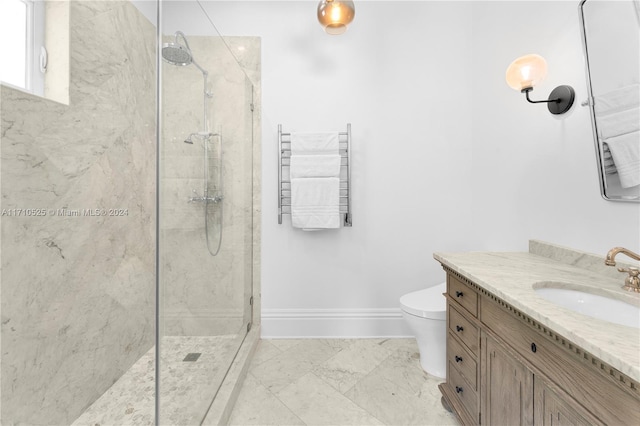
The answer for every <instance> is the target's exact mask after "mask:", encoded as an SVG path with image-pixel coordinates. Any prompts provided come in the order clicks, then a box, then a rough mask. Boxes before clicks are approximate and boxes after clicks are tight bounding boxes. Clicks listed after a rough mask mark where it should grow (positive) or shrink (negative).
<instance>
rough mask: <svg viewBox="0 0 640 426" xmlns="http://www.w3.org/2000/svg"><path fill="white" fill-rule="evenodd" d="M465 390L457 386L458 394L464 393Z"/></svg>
mask: <svg viewBox="0 0 640 426" xmlns="http://www.w3.org/2000/svg"><path fill="white" fill-rule="evenodd" d="M463 390H464V389H462V388H461V387H460V386H456V393H462V391H463Z"/></svg>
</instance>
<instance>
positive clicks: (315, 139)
mask: <svg viewBox="0 0 640 426" xmlns="http://www.w3.org/2000/svg"><path fill="white" fill-rule="evenodd" d="M339 142H340V138H339V135H338V132H331V133H295V132H293V133H291V155H296V154H303V155H304V154H306V155H310V154H338V146H339Z"/></svg>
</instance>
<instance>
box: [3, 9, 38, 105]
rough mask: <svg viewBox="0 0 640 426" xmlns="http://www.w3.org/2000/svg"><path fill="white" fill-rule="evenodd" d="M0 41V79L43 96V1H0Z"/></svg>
mask: <svg viewBox="0 0 640 426" xmlns="http://www.w3.org/2000/svg"><path fill="white" fill-rule="evenodd" d="M0 41H1V43H2V54H1V55H0V80H1V81H2V82H4V83H7V84H10V85H12V86H16V87H19V88H21V89H25V90H28V91H30V92H33V93H35V94H37V95H40V96H43V95H44V72H45V66H46V52H45V51H44V47H43V46H44V1H43V0H0ZM43 61H44V62H43ZM41 65H43V66H42V67H41Z"/></svg>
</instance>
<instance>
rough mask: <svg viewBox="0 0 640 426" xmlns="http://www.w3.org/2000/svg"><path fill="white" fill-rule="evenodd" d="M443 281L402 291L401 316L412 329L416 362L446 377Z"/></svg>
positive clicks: (428, 370) (445, 307)
mask: <svg viewBox="0 0 640 426" xmlns="http://www.w3.org/2000/svg"><path fill="white" fill-rule="evenodd" d="M446 291H447V283H442V284H438V285H436V286H434V287H429V288H427V289H424V290H418V291H414V292H413V293H408V294H405V295H404V296H402V297H401V298H400V306H401V307H402V316H403V317H404V319H405V321H406V322H407V324H409V327H410V328H411V331H413V334H414V335H415V337H416V341H417V342H418V349H419V350H420V365H421V366H422V369H423V370H424V371H426V372H427V373H429V374H431V375H432V376H436V377H442V378H444V377H445V376H446V372H447V359H446V352H447V351H446V334H447V303H446V299H445V297H444V296H443V295H442V294H443V293H446Z"/></svg>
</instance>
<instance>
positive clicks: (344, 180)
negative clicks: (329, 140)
mask: <svg viewBox="0 0 640 426" xmlns="http://www.w3.org/2000/svg"><path fill="white" fill-rule="evenodd" d="M339 136H340V139H339V151H340V157H341V160H340V166H341V167H340V213H341V214H344V222H343V226H352V214H351V124H347V131H346V132H340V133H339ZM290 159H291V133H284V132H283V131H282V124H278V223H279V224H282V215H286V214H291V177H290V176H289V161H290Z"/></svg>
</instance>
